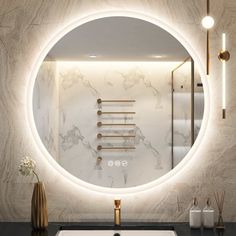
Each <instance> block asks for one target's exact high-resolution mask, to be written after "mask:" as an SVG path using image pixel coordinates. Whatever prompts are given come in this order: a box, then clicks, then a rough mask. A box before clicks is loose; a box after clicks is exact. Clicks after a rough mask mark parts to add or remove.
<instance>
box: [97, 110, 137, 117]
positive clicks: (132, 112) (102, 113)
mask: <svg viewBox="0 0 236 236" xmlns="http://www.w3.org/2000/svg"><path fill="white" fill-rule="evenodd" d="M135 113H136V112H135V111H101V110H98V111H97V115H99V116H101V115H107V114H125V115H126V114H135Z"/></svg>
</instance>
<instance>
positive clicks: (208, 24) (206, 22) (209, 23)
mask: <svg viewBox="0 0 236 236" xmlns="http://www.w3.org/2000/svg"><path fill="white" fill-rule="evenodd" d="M206 8H207V15H206V16H205V17H204V18H203V19H202V26H203V27H204V28H205V29H206V30H207V42H206V75H209V74H210V29H211V28H212V27H213V26H214V24H215V21H214V19H213V17H212V16H210V0H207V6H206Z"/></svg>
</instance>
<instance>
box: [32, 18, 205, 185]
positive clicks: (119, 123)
mask: <svg viewBox="0 0 236 236" xmlns="http://www.w3.org/2000/svg"><path fill="white" fill-rule="evenodd" d="M189 57H190V55H189V54H188V52H187V51H186V50H185V49H184V48H183V46H182V45H181V44H180V43H179V42H178V41H177V40H176V39H175V38H173V36H171V35H170V34H169V33H167V32H166V31H164V30H163V29H161V28H159V27H158V26H156V25H154V24H151V23H149V22H146V21H143V20H140V19H136V18H129V17H106V18H102V19H98V20H94V21H91V22H88V23H85V24H84V25H81V26H79V27H77V28H76V29H74V30H73V31H71V32H69V33H68V34H67V35H66V36H64V37H63V38H62V39H61V40H60V41H59V42H58V43H57V44H56V45H55V46H54V47H53V48H52V49H51V50H50V52H49V53H48V55H47V57H46V58H45V60H44V61H43V63H42V65H41V67H40V69H39V71H38V75H37V78H36V81H35V86H34V95H33V110H34V118H35V124H36V127H37V130H38V133H39V136H40V138H41V140H42V142H43V144H44V145H45V147H46V148H47V150H48V152H49V153H50V154H51V156H52V157H53V158H54V159H55V160H56V161H57V162H58V163H59V164H60V165H61V166H62V167H63V168H64V169H66V170H67V171H68V172H70V173H71V174H72V175H74V176H76V177H78V178H79V179H81V180H83V181H85V182H88V183H92V184H95V185H98V186H103V187H111V188H124V187H133V186H138V185H141V184H145V183H148V182H150V181H153V180H156V179H157V178H159V177H160V176H162V175H164V174H165V173H167V172H169V171H170V170H171V169H172V168H173V167H174V166H176V165H177V164H178V163H179V162H180V161H181V160H182V159H183V158H184V156H185V155H186V153H187V152H188V151H189V149H190V148H191V145H192V144H193V142H194V140H195V139H196V136H197V133H198V130H199V128H200V125H201V119H202V114H203V107H204V101H203V96H202V93H203V89H202V87H198V85H199V84H201V80H200V77H199V74H198V72H197V70H196V69H195V68H194V62H193V61H192V60H191V58H190V59H189V60H186V61H185V59H186V58H189ZM184 61H185V62H184ZM183 62H184V63H183ZM193 98H194V99H193Z"/></svg>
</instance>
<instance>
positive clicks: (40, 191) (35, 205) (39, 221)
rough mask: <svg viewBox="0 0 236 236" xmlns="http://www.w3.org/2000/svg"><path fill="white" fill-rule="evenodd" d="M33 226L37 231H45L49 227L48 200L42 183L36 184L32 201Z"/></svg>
mask: <svg viewBox="0 0 236 236" xmlns="http://www.w3.org/2000/svg"><path fill="white" fill-rule="evenodd" d="M31 224H32V227H33V229H35V230H45V229H46V228H47V227H48V209H47V198H46V193H45V188H44V184H43V183H42V182H37V183H35V184H34V191H33V196H32V200H31Z"/></svg>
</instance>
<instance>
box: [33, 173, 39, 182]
mask: <svg viewBox="0 0 236 236" xmlns="http://www.w3.org/2000/svg"><path fill="white" fill-rule="evenodd" d="M33 174H34V175H35V176H36V178H37V180H38V182H40V181H39V176H38V175H37V174H36V172H35V171H34V170H33Z"/></svg>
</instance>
